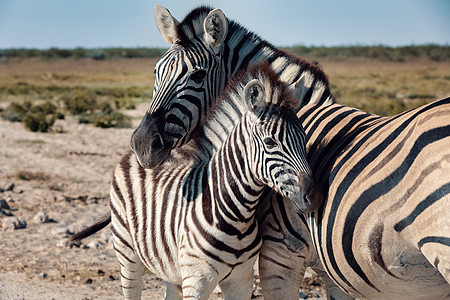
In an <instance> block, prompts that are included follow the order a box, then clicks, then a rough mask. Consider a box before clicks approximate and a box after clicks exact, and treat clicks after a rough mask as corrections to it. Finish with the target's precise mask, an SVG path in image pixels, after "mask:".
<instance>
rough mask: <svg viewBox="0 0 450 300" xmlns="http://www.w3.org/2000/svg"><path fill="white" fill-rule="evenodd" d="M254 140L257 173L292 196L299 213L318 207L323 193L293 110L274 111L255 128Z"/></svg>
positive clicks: (279, 191)
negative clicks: (310, 162)
mask: <svg viewBox="0 0 450 300" xmlns="http://www.w3.org/2000/svg"><path fill="white" fill-rule="evenodd" d="M277 110H278V109H277ZM252 140H253V142H254V143H255V146H254V147H253V148H254V149H255V153H254V155H255V157H254V160H255V162H256V164H255V168H256V170H254V172H255V173H256V174H260V178H262V180H263V182H264V183H265V184H267V185H268V186H270V187H271V188H273V189H274V190H275V191H277V192H278V193H280V194H281V195H283V196H285V197H287V198H289V199H291V200H292V203H293V204H294V208H295V209H296V211H297V212H299V213H305V212H310V211H314V210H316V209H317V208H318V207H319V206H320V205H321V204H322V202H323V195H322V193H321V191H320V188H319V186H318V185H317V184H316V182H315V180H314V179H313V175H312V170H311V168H310V167H309V164H308V161H307V160H306V140H305V132H304V130H303V127H302V126H301V124H300V122H299V120H298V119H297V117H296V116H295V114H294V112H293V111H291V110H290V109H286V108H280V109H279V110H278V111H276V112H274V111H271V112H270V113H269V114H268V115H267V116H265V117H263V118H261V119H260V120H259V121H257V125H255V126H254V127H253V130H252Z"/></svg>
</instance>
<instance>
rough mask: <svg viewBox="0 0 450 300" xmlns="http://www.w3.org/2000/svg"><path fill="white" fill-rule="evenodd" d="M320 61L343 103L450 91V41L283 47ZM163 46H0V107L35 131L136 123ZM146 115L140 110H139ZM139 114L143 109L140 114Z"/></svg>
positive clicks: (375, 109)
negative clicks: (65, 123) (71, 123)
mask: <svg viewBox="0 0 450 300" xmlns="http://www.w3.org/2000/svg"><path fill="white" fill-rule="evenodd" d="M283 49H284V50H285V51H288V52H291V53H293V54H296V55H298V56H300V57H302V58H304V59H306V60H309V61H312V62H315V63H317V64H319V65H320V66H321V67H322V68H323V69H324V71H325V73H326V74H327V75H328V78H329V80H330V83H331V88H332V93H333V94H334V95H335V97H336V98H337V99H338V101H339V102H340V103H343V104H346V105H350V106H353V107H356V108H359V109H362V110H364V111H367V112H370V113H375V114H379V115H382V116H387V115H394V114H397V113H400V112H402V111H405V110H408V109H411V108H414V107H417V106H420V105H423V104H426V103H428V102H431V101H434V100H436V99H439V98H443V97H448V96H450V47H449V46H441V45H421V46H405V47H386V46H351V47H305V46H294V47H288V48H283ZM165 51H166V49H159V48H107V49H83V48H78V49H57V48H51V49H48V50H37V49H3V50H1V49H0V115H1V117H2V118H3V119H5V120H8V121H11V122H22V123H23V124H24V126H25V127H26V128H28V129H29V130H32V131H39V132H47V131H54V132H55V131H58V130H59V129H55V128H53V127H54V126H53V125H54V124H55V122H56V121H57V120H59V119H64V118H65V117H68V116H69V117H71V118H76V119H77V120H78V122H79V123H91V124H93V125H94V126H98V127H102V128H109V127H130V126H131V118H132V117H133V114H130V113H129V112H130V110H134V109H135V108H136V106H137V105H139V104H145V106H147V105H148V103H149V101H150V100H151V97H152V90H153V83H154V74H153V70H154V67H155V64H156V62H157V59H158V58H159V57H160V56H161V55H162V54H163V53H164V52H165ZM134 115H135V118H140V117H141V116H140V114H134ZM136 115H139V116H136Z"/></svg>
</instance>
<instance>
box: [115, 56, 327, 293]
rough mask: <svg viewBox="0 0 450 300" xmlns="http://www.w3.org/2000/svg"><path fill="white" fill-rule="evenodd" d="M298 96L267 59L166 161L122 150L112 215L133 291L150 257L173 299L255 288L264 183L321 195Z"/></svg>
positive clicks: (297, 194)
mask: <svg viewBox="0 0 450 300" xmlns="http://www.w3.org/2000/svg"><path fill="white" fill-rule="evenodd" d="M293 103H294V99H293V97H292V95H291V93H290V92H288V89H287V87H286V86H285V85H284V84H283V83H281V82H280V81H278V77H277V75H276V74H275V73H274V71H273V70H272V69H271V68H270V66H268V64H261V65H258V66H256V67H254V68H251V69H249V71H248V72H246V73H244V74H241V75H238V76H237V79H236V80H235V81H234V82H233V83H231V84H230V85H229V88H227V89H226V90H225V92H224V95H223V96H222V98H221V99H220V100H218V101H217V104H216V106H215V107H214V108H212V109H211V111H210V114H209V115H208V117H207V118H206V120H205V121H204V124H203V126H202V130H201V131H200V132H199V133H197V135H196V136H195V137H193V138H192V139H191V140H190V142H189V143H188V144H187V145H185V147H183V148H179V149H176V150H173V151H172V152H171V154H170V155H169V156H168V158H167V160H166V162H165V163H163V164H162V165H161V166H158V167H155V168H153V169H144V168H143V167H142V166H141V165H140V164H139V163H138V161H137V159H136V156H135V155H134V154H132V153H131V152H130V153H128V154H127V155H125V156H124V157H123V159H122V161H121V162H120V163H119V165H118V166H117V167H116V169H115V171H114V174H113V180H112V184H111V219H112V233H113V241H114V249H115V251H116V255H117V257H118V259H119V262H120V265H121V281H122V287H123V292H124V296H125V297H126V298H133V299H138V298H140V293H141V289H142V280H141V276H142V274H143V271H144V266H145V267H147V268H148V269H150V270H151V271H152V272H153V273H155V274H156V275H157V276H158V277H161V278H162V279H163V280H165V281H168V282H170V284H168V289H167V295H166V299H181V298H191V299H208V297H209V295H210V294H211V293H212V291H213V289H214V287H215V285H216V284H217V283H219V285H220V287H221V290H222V293H223V295H224V297H225V299H250V298H251V295H252V284H253V265H254V263H255V260H256V257H257V254H258V253H259V249H260V247H261V244H262V242H261V236H260V233H259V230H258V223H257V222H256V221H255V218H254V214H255V210H256V207H257V206H258V204H259V199H261V198H263V197H262V195H263V194H264V193H265V192H266V191H267V189H266V186H267V185H268V186H270V187H272V188H273V189H274V190H275V191H277V192H278V193H280V194H282V195H284V196H285V197H287V198H289V199H291V201H292V203H293V205H294V207H297V206H299V207H302V206H303V205H304V203H303V202H304V201H305V200H306V201H307V202H309V203H314V205H316V206H317V205H318V204H321V203H322V197H323V195H322V193H321V192H320V189H318V187H317V185H316V184H315V183H314V181H313V180H312V173H311V170H310V168H309V166H308V164H307V162H306V153H305V139H304V132H303V129H302V127H301V126H300V121H299V120H298V119H297V117H296V116H295V113H294V111H293V110H292V107H291V106H292V105H293ZM230 178H233V180H231V181H230ZM297 209H300V208H297Z"/></svg>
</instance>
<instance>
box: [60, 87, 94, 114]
mask: <svg viewBox="0 0 450 300" xmlns="http://www.w3.org/2000/svg"><path fill="white" fill-rule="evenodd" d="M63 103H64V106H65V109H66V110H68V111H69V112H70V113H71V114H73V115H80V114H83V113H86V112H89V111H94V110H95V108H96V107H97V105H98V103H97V100H95V98H94V97H93V96H91V95H89V94H88V93H87V92H86V91H84V90H78V91H77V94H76V96H75V97H71V96H68V97H66V98H64V99H63Z"/></svg>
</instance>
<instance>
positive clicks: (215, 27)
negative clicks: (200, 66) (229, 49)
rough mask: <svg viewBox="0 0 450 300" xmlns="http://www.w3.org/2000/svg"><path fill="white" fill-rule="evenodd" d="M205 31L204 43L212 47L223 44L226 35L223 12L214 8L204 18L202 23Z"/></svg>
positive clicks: (226, 23)
mask: <svg viewBox="0 0 450 300" xmlns="http://www.w3.org/2000/svg"><path fill="white" fill-rule="evenodd" d="M203 29H204V30H205V41H206V43H208V44H211V45H212V46H213V47H217V46H219V45H220V44H222V43H223V41H224V40H225V38H226V36H227V33H228V21H227V18H226V17H225V15H224V14H223V12H222V11H221V10H220V9H218V8H216V9H214V10H212V11H211V12H210V13H209V14H208V15H207V16H206V18H205V22H204V23H203Z"/></svg>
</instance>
